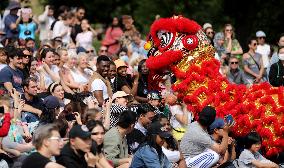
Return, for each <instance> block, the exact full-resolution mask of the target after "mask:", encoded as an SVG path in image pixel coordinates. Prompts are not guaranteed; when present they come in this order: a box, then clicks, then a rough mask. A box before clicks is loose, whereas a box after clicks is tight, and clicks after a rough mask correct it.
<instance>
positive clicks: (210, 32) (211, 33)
mask: <svg viewBox="0 0 284 168" xmlns="http://www.w3.org/2000/svg"><path fill="white" fill-rule="evenodd" d="M206 34H214V32H213V31H212V32H211V31H210V32H207V33H206Z"/></svg>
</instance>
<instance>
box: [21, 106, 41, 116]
mask: <svg viewBox="0 0 284 168" xmlns="http://www.w3.org/2000/svg"><path fill="white" fill-rule="evenodd" d="M23 110H24V111H28V112H31V113H34V114H37V115H38V116H40V115H41V113H42V111H41V110H39V109H36V108H34V107H32V106H31V105H28V104H25V105H24V107H23Z"/></svg>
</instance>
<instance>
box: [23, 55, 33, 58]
mask: <svg viewBox="0 0 284 168" xmlns="http://www.w3.org/2000/svg"><path fill="white" fill-rule="evenodd" d="M30 57H32V55H24V58H30Z"/></svg>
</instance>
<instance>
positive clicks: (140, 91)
mask: <svg viewBox="0 0 284 168" xmlns="http://www.w3.org/2000/svg"><path fill="white" fill-rule="evenodd" d="M147 94H148V81H147V76H142V77H141V78H140V79H139V81H138V88H137V96H140V97H144V98H147Z"/></svg>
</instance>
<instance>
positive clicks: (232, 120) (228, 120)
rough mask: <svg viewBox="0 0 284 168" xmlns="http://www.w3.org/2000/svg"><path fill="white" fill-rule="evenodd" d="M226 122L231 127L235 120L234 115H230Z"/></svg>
mask: <svg viewBox="0 0 284 168" xmlns="http://www.w3.org/2000/svg"><path fill="white" fill-rule="evenodd" d="M225 121H226V123H228V124H229V125H231V124H232V123H233V122H234V118H233V116H232V114H228V115H226V116H225Z"/></svg>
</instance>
